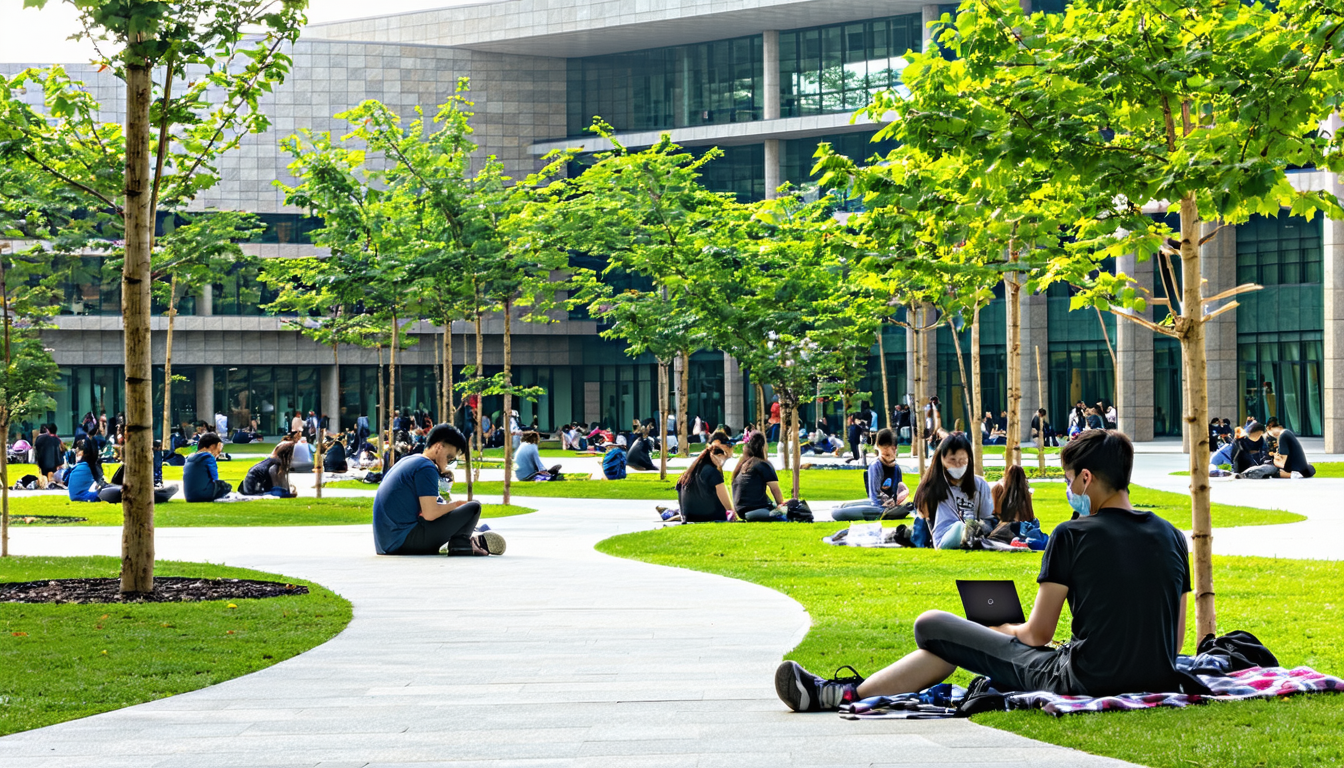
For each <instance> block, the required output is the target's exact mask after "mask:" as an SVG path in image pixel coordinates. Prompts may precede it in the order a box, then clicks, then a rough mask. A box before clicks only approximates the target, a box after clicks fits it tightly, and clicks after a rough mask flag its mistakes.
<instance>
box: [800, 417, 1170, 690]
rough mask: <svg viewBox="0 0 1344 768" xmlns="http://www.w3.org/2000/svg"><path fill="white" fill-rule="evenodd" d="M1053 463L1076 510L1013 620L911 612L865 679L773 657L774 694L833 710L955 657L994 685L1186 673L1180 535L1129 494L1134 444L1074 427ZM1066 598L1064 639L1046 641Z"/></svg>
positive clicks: (1066, 684) (928, 679) (903, 686)
mask: <svg viewBox="0 0 1344 768" xmlns="http://www.w3.org/2000/svg"><path fill="white" fill-rule="evenodd" d="M1060 463H1061V465H1062V467H1063V469H1064V483H1065V495H1066V497H1067V499H1068V501H1069V505H1070V506H1071V507H1072V508H1073V510H1074V512H1076V514H1077V516H1076V517H1075V519H1073V520H1070V521H1067V522H1064V523H1061V524H1060V525H1059V526H1057V527H1056V528H1055V530H1054V533H1053V535H1052V536H1051V537H1050V541H1049V543H1048V544H1047V545H1046V548H1045V552H1044V554H1043V556H1042V558H1041V569H1040V573H1039V575H1038V576H1037V578H1036V581H1037V582H1038V584H1039V588H1038V591H1037V595H1036V600H1035V603H1034V605H1033V606H1032V609H1031V615H1030V617H1029V618H1028V619H1027V621H1026V622H1025V623H1023V624H1004V625H1001V626H997V627H987V626H982V625H980V624H976V623H973V622H971V621H968V620H966V619H963V618H961V617H959V616H954V615H952V614H950V613H945V612H943V611H927V612H925V613H924V614H922V615H921V616H919V618H918V619H916V620H915V623H914V641H915V645H916V646H917V650H915V651H913V652H911V653H910V654H908V655H907V656H905V657H904V658H902V659H901V660H899V661H897V662H896V663H894V664H892V665H891V666H889V667H887V668H885V669H883V670H881V671H879V672H877V673H876V674H874V675H872V676H871V677H868V678H866V679H865V678H864V677H862V676H860V675H858V674H857V672H856V673H855V674H854V675H853V676H849V677H836V678H832V679H826V678H822V677H819V676H817V675H814V674H812V673H810V672H808V671H807V670H806V669H804V668H803V667H801V666H800V665H798V664H797V663H796V662H792V661H786V662H784V663H783V664H781V665H780V666H779V668H778V669H777V670H776V672H775V691H776V693H777V694H778V695H779V698H780V699H781V700H782V701H783V702H784V704H785V705H786V706H788V707H789V709H792V710H794V711H822V710H836V709H838V708H839V707H840V706H841V705H843V704H846V703H848V702H852V701H855V700H858V699H864V698H868V697H871V696H894V695H898V694H903V693H910V692H917V691H922V690H924V689H925V688H927V687H929V686H931V685H934V684H936V683H939V682H942V681H943V680H946V679H947V678H948V676H950V675H951V674H952V673H953V672H954V671H955V670H956V669H957V668H959V667H960V668H962V669H965V670H966V671H968V672H970V673H972V674H975V675H985V676H988V677H989V678H991V679H992V680H993V681H994V687H995V688H996V689H998V690H999V691H1001V692H1008V691H1050V692H1053V693H1056V694H1062V695H1070V696H1092V697H1099V696H1109V695H1114V694H1120V693H1135V692H1143V691H1182V690H1186V686H1187V684H1188V683H1190V682H1191V680H1190V678H1189V677H1188V676H1181V675H1180V674H1179V673H1178V671H1177V669H1176V656H1177V653H1178V652H1179V651H1180V648H1181V645H1182V643H1183V641H1184V638H1185V616H1186V604H1187V601H1188V599H1189V593H1190V563H1189V557H1188V555H1187V544H1186V540H1185V537H1184V535H1182V534H1181V532H1180V531H1178V530H1176V528H1175V527H1174V526H1173V525H1171V524H1170V523H1168V522H1166V521H1165V520H1163V519H1161V518H1160V517H1157V516H1156V515H1154V514H1152V513H1151V512H1144V511H1140V510H1135V509H1134V508H1133V507H1132V506H1131V504H1130V500H1129V481H1130V473H1131V471H1132V469H1133V466H1134V447H1133V445H1131V444H1130V442H1129V440H1128V438H1126V437H1125V436H1124V435H1123V434H1121V433H1120V432H1117V431H1114V430H1088V431H1086V432H1084V433H1082V434H1081V435H1079V436H1078V437H1077V438H1075V439H1073V440H1070V441H1069V442H1068V444H1066V445H1065V446H1064V448H1063V449H1062V451H1061V453H1060ZM943 466H944V467H946V466H950V462H945V463H944V464H943ZM944 471H945V470H944ZM920 490H921V491H922V490H923V485H921V487H920ZM977 493H978V491H977ZM1066 601H1067V602H1068V604H1069V609H1070V611H1071V613H1072V616H1073V623H1072V639H1071V640H1070V642H1069V643H1067V644H1066V645H1064V646H1062V647H1059V648H1051V647H1048V646H1047V644H1048V643H1050V641H1051V640H1052V639H1053V638H1054V636H1055V630H1056V627H1057V625H1058V624H1059V619H1060V612H1061V610H1062V608H1063V605H1064V603H1065V602H1066ZM842 669H843V667H842ZM850 670H851V671H854V670H853V669H852V668H850ZM1187 692H1193V691H1187Z"/></svg>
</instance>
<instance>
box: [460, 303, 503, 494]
mask: <svg viewBox="0 0 1344 768" xmlns="http://www.w3.org/2000/svg"><path fill="white" fill-rule="evenodd" d="M483 376H485V342H484V340H483V339H482V336H481V310H480V307H477V308H476V380H477V381H480V380H481V378H482V377H483ZM476 411H477V413H476V450H477V451H478V453H479V455H481V456H484V455H485V428H484V427H482V426H481V414H482V413H484V412H485V396H484V395H482V394H481V393H480V392H479V391H478V392H477V393H476ZM506 471H507V469H506ZM475 479H477V480H480V479H481V468H480V465H479V464H478V465H477V466H476V475H475ZM467 491H468V493H470V491H471V483H470V481H468V483H467ZM467 498H471V497H470V496H468V497H467Z"/></svg>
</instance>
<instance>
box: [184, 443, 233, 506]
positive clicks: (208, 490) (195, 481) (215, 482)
mask: <svg viewBox="0 0 1344 768" xmlns="http://www.w3.org/2000/svg"><path fill="white" fill-rule="evenodd" d="M222 450H224V441H222V440H220V439H219V435H217V434H215V433H214V432H206V433H205V434H203V435H201V437H200V439H199V440H197V441H196V452H195V453H193V454H191V455H190V456H188V457H187V461H186V463H185V464H184V465H183V466H182V496H183V498H185V499H186V500H187V501H191V502H198V501H214V500H215V499H218V498H220V497H222V496H224V495H225V494H227V493H228V492H229V491H232V490H233V486H232V485H230V484H229V483H226V482H224V481H223V480H220V479H219V465H218V464H217V463H216V459H218V458H219V454H220V451H222Z"/></svg>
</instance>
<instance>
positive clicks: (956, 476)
mask: <svg viewBox="0 0 1344 768" xmlns="http://www.w3.org/2000/svg"><path fill="white" fill-rule="evenodd" d="M947 474H949V475H951V476H952V479H953V480H960V479H961V476H962V475H964V474H966V468H965V467H948V468H947Z"/></svg>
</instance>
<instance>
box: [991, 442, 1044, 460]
mask: <svg viewBox="0 0 1344 768" xmlns="http://www.w3.org/2000/svg"><path fill="white" fill-rule="evenodd" d="M1007 448H1008V446H1006V445H986V446H983V450H984V452H985V455H986V456H1002V455H1003V453H1004V451H1005V450H1007ZM1056 453H1059V447H1058V446H1049V445H1047V446H1046V447H1045V455H1046V456H1050V455H1051V454H1056ZM1036 454H1037V450H1036V446H1034V445H1031V446H1028V445H1023V446H1022V455H1023V456H1031V457H1032V458H1033V459H1034V458H1036Z"/></svg>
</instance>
